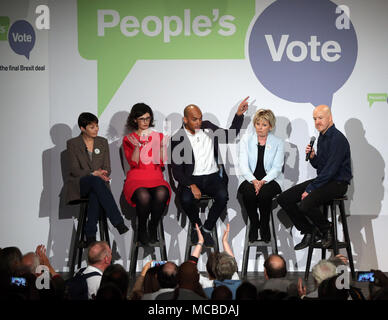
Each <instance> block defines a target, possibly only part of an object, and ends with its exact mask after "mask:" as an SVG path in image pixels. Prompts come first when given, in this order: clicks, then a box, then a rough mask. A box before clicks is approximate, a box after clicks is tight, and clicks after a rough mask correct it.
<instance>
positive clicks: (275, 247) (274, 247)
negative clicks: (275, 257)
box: [270, 210, 278, 254]
mask: <svg viewBox="0 0 388 320" xmlns="http://www.w3.org/2000/svg"><path fill="white" fill-rule="evenodd" d="M270 215H271V224H272V237H271V238H272V240H271V245H272V253H275V254H278V243H277V240H276V229H275V223H274V219H273V212H272V210H271V212H270Z"/></svg>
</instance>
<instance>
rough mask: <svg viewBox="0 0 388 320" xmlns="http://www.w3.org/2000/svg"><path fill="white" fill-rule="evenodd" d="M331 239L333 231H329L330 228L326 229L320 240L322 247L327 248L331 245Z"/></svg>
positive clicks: (332, 238)
mask: <svg viewBox="0 0 388 320" xmlns="http://www.w3.org/2000/svg"><path fill="white" fill-rule="evenodd" d="M333 240H334V236H333V232H332V231H331V228H330V229H329V230H327V232H326V234H325V235H324V236H323V238H322V242H321V243H322V248H324V249H327V248H329V247H330V246H332V245H333Z"/></svg>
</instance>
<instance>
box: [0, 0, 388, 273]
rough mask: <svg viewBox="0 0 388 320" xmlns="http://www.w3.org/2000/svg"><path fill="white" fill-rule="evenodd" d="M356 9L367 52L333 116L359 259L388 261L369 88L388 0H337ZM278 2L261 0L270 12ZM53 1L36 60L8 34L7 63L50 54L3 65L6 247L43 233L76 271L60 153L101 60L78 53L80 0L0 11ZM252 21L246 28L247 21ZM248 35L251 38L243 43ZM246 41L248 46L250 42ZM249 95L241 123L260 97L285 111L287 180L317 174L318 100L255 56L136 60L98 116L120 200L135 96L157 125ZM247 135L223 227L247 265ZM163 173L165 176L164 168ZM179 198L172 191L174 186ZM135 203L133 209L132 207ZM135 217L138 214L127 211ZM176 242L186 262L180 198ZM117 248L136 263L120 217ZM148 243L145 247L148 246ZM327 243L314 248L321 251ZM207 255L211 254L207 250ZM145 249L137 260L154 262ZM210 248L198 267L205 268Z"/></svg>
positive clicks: (382, 53)
mask: <svg viewBox="0 0 388 320" xmlns="http://www.w3.org/2000/svg"><path fill="white" fill-rule="evenodd" d="M334 2H335V3H336V4H345V5H347V6H349V8H350V9H351V20H352V23H353V25H354V27H355V29H356V32H357V39H358V59H357V63H356V65H355V68H354V70H353V73H352V75H351V76H350V78H349V79H348V81H347V82H346V83H345V84H344V86H343V87H342V88H340V89H339V90H338V91H337V92H336V93H335V94H334V97H333V102H332V111H333V116H334V122H335V125H336V126H337V128H338V129H339V130H341V131H342V132H343V133H344V134H345V135H346V136H347V138H348V140H349V142H350V144H351V151H352V161H353V174H354V179H353V182H352V185H351V187H350V189H349V191H348V196H349V198H350V201H348V206H347V210H348V211H349V214H350V217H349V218H348V225H349V228H350V237H351V239H352V249H353V255H354V260H355V265H356V268H357V269H359V270H363V269H369V268H379V269H381V270H383V271H388V255H387V254H386V250H385V249H384V248H385V241H386V236H385V233H386V230H387V228H388V207H387V206H388V204H387V197H386V195H387V182H386V181H385V180H384V177H385V174H386V167H385V159H386V158H387V156H388V147H387V144H386V137H385V133H384V130H383V129H384V124H385V123H384V121H385V119H386V118H387V116H388V105H387V103H386V102H376V103H374V104H373V106H372V107H369V103H368V101H367V94H368V93H377V92H379V93H380V92H381V93H386V92H387V91H388V86H387V84H388V62H387V56H388V45H387V41H386V40H387V36H386V30H388V20H387V19H386V16H387V13H388V3H387V2H386V1H384V0H379V1H378V0H372V1H367V2H366V1H361V0H359V1H350V0H343V1H334ZM271 3H272V1H256V13H257V14H259V13H261V12H262V11H263V10H264V9H265V8H267V7H268V6H269V5H270V4H271ZM39 4H48V6H49V8H50V30H37V29H36V28H35V32H36V44H35V47H34V49H33V50H32V52H31V56H30V59H29V60H27V59H26V58H25V57H24V56H22V55H18V54H15V53H14V52H13V51H12V50H11V48H10V46H9V44H8V42H7V41H0V52H1V55H0V65H10V64H12V65H18V64H23V65H27V64H33V65H45V66H46V70H45V71H34V72H27V71H26V72H21V71H19V72H17V71H0V81H1V82H0V83H1V86H0V97H1V111H0V112H1V117H0V130H1V134H0V139H1V140H0V146H1V148H2V153H1V154H2V156H1V157H0V168H2V180H3V183H2V187H1V192H0V206H1V210H0V247H6V246H18V247H19V248H20V249H21V250H22V252H27V251H32V250H34V249H35V247H36V246H37V245H38V244H41V243H42V244H45V245H46V246H47V248H48V252H49V255H50V259H51V262H52V264H53V265H54V268H55V269H57V270H59V271H67V270H68V256H69V251H68V250H69V244H70V241H71V237H72V234H73V231H74V230H73V225H74V223H73V217H74V215H77V208H68V207H65V206H64V205H63V204H62V203H60V197H59V195H60V192H61V189H62V186H63V179H62V167H61V153H62V152H63V151H64V150H65V147H66V140H67V139H69V138H71V137H74V136H76V135H78V134H79V129H78V127H77V125H76V123H77V118H78V115H79V113H80V112H82V111H89V112H93V113H95V114H97V62H96V61H93V60H86V59H84V58H82V57H81V56H80V54H79V52H78V31H77V3H76V1H75V0H71V1H46V2H44V1H2V3H1V5H0V16H8V17H10V20H11V24H12V22H13V21H15V20H18V19H25V20H27V21H30V23H31V24H33V23H34V21H35V18H36V14H35V8H36V6H37V5H39ZM248 32H249V31H248ZM246 46H247V44H246ZM245 50H246V52H247V50H248V49H247V48H245ZM246 96H250V97H251V98H252V99H251V100H254V102H253V103H252V104H251V105H250V107H249V111H248V114H247V116H246V121H245V122H244V127H245V128H247V126H248V124H249V121H250V117H251V115H252V114H253V113H254V112H255V110H256V109H257V108H261V107H264V108H270V109H272V110H273V111H274V113H275V115H276V116H277V127H276V132H275V134H277V135H278V136H280V137H282V138H283V139H285V140H286V142H287V144H286V149H287V150H286V152H287V155H288V156H287V160H286V166H285V176H286V181H285V187H286V188H288V187H290V186H292V185H294V184H296V183H298V182H301V181H304V180H306V179H308V178H311V177H314V170H313V169H312V168H311V167H309V165H308V164H307V163H306V162H305V161H304V149H305V146H306V144H307V142H308V141H309V138H310V137H311V136H312V135H316V136H317V132H316V130H315V128H314V124H313V121H312V110H313V106H312V104H310V103H293V102H289V101H286V100H284V99H281V98H278V97H277V96H275V95H274V94H272V93H271V92H270V91H268V90H267V89H266V88H264V87H263V86H262V84H261V83H260V82H259V81H258V80H257V78H256V77H255V75H254V73H253V71H252V68H251V65H250V63H249V59H248V58H245V59H238V60H139V61H137V62H136V64H135V65H134V67H133V68H132V69H131V70H130V72H129V73H128V75H127V76H126V78H125V80H124V81H123V83H122V84H121V86H120V87H119V89H118V90H117V92H116V93H115V95H114V96H113V98H112V100H111V101H110V102H109V105H108V106H107V108H106V110H105V111H104V112H103V113H102V114H101V116H100V135H102V136H105V137H107V138H108V140H109V143H110V149H111V162H112V179H113V180H112V190H113V193H114V196H115V198H116V200H117V202H118V203H119V202H120V195H121V191H122V186H123V182H124V178H125V174H124V172H123V169H122V166H121V163H120V158H119V148H120V145H121V140H122V137H123V134H124V133H125V131H124V124H125V121H126V118H127V116H128V114H129V110H130V107H131V106H132V105H133V104H135V103H137V102H145V103H147V104H149V105H150V106H151V107H152V108H153V110H154V112H155V117H156V129H157V130H160V131H161V130H163V129H164V121H165V120H166V119H167V120H174V121H173V122H172V129H173V130H174V129H177V128H178V127H179V126H180V124H181V116H182V111H183V108H184V107H185V106H186V105H187V104H189V103H195V104H197V105H198V106H200V107H201V109H202V112H203V113H204V119H209V120H212V121H213V122H215V123H217V124H219V125H220V126H223V127H227V126H229V125H230V123H231V120H232V118H233V114H234V113H235V112H236V108H237V105H238V103H239V102H240V101H241V99H242V98H244V97H246ZM237 148H238V146H236V145H229V146H228V147H226V146H224V147H223V159H224V161H225V162H226V165H227V168H228V169H229V170H230V171H229V175H230V183H229V196H230V200H229V203H228V209H227V214H226V215H225V216H223V220H220V221H219V222H218V231H219V236H220V239H219V240H221V234H222V232H223V230H224V228H225V224H226V223H230V224H231V234H230V242H231V244H232V248H233V250H234V252H235V254H236V259H237V261H238V264H239V267H241V259H242V249H243V241H244V235H245V223H244V220H243V219H242V213H241V211H242V209H241V206H240V204H239V203H238V201H237V199H236V191H237V188H238V178H237V176H236V165H237V162H236V158H237V157H236V153H237ZM166 178H167V179H168V177H167V175H166ZM173 197H174V196H173ZM123 210H124V211H126V208H123ZM278 210H279V208H277V209H276V210H275V211H274V214H275V224H276V226H277V236H278V245H279V251H280V253H281V254H282V255H284V257H285V258H286V260H287V262H288V267H289V270H291V271H292V270H304V268H305V261H306V258H307V250H303V251H298V252H295V251H294V250H293V246H294V245H295V244H296V243H298V242H299V241H300V240H301V236H300V234H299V232H297V231H296V230H295V228H292V229H291V228H290V226H289V225H287V224H286V225H284V224H283V223H280V222H279V219H278V216H279V217H282V215H281V214H280V215H279V212H278ZM125 221H126V224H127V225H128V226H130V221H129V220H128V219H125ZM164 228H165V236H166V241H167V252H168V257H169V259H170V260H173V261H175V262H177V263H181V262H182V260H183V257H184V247H185V243H186V230H187V224H185V223H184V221H183V222H182V221H181V219H179V220H178V219H177V212H176V207H175V205H174V201H173V199H172V201H171V204H170V206H169V209H168V212H167V214H166V216H165V218H164ZM111 241H113V242H114V243H113V248H114V254H115V255H114V257H115V258H116V259H117V260H118V262H120V263H122V264H123V265H124V267H125V268H127V269H128V268H129V261H128V256H129V250H130V246H131V241H132V230H131V231H130V232H129V233H127V234H126V235H125V236H124V237H123V236H120V235H119V234H118V233H117V231H116V230H115V229H112V228H111ZM141 254H142V251H141V250H140V255H141ZM319 256H320V253H319V252H316V254H315V255H314V257H313V258H314V261H313V263H314V262H316V261H318V260H319ZM202 257H206V255H205V256H202ZM149 259H150V257H149V256H148V257H145V258H144V261H143V260H142V259H141V256H140V257H139V262H138V269H140V268H141V266H142V265H143V264H144V262H146V261H148V260H149ZM263 261H264V260H263V257H262V256H261V255H257V256H256V255H255V254H254V252H253V250H252V251H251V254H250V260H249V266H248V270H249V271H253V270H259V271H260V270H263ZM204 262H206V258H204V259H203V261H202V259H201V261H200V264H199V267H200V269H201V270H204Z"/></svg>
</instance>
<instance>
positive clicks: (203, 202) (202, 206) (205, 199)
mask: <svg viewBox="0 0 388 320" xmlns="http://www.w3.org/2000/svg"><path fill="white" fill-rule="evenodd" d="M213 201H214V199H213V198H212V197H210V196H208V195H206V194H203V195H202V196H201V199H199V200H198V206H199V210H200V212H201V213H204V212H205V210H206V208H207V207H209V203H210V202H213ZM193 227H194V226H193V224H192V223H191V221H190V220H189V226H188V229H187V240H186V249H185V261H187V260H189V257H190V255H191V247H192V246H195V245H197V244H196V243H192V242H191V233H192V232H196V231H193ZM211 234H212V237H213V240H214V246H213V247H212V248H213V249H214V251H215V252H217V251H219V244H218V234H217V226H214V228H213V229H212V231H211Z"/></svg>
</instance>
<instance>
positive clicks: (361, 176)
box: [345, 118, 385, 270]
mask: <svg viewBox="0 0 388 320" xmlns="http://www.w3.org/2000/svg"><path fill="white" fill-rule="evenodd" d="M345 133H346V137H347V138H348V140H349V143H350V150H351V158H352V172H353V180H352V182H351V184H350V186H349V189H348V193H347V194H348V198H349V200H348V201H345V204H346V212H347V214H350V217H349V218H348V225H349V233H350V239H351V242H352V251H353V256H354V263H355V267H356V268H357V269H359V270H363V269H365V270H369V269H370V268H378V261H377V255H376V244H375V237H374V233H373V220H374V219H376V218H377V217H378V215H379V214H380V211H381V206H382V201H383V199H384V184H383V183H384V172H385V161H384V159H383V157H382V156H381V154H380V153H379V151H378V150H377V149H376V148H375V147H373V146H372V145H371V144H369V142H368V140H367V139H366V137H365V134H366V131H365V129H364V126H363V124H362V122H361V121H360V120H359V119H355V118H351V119H349V120H348V121H347V122H346V123H345Z"/></svg>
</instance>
